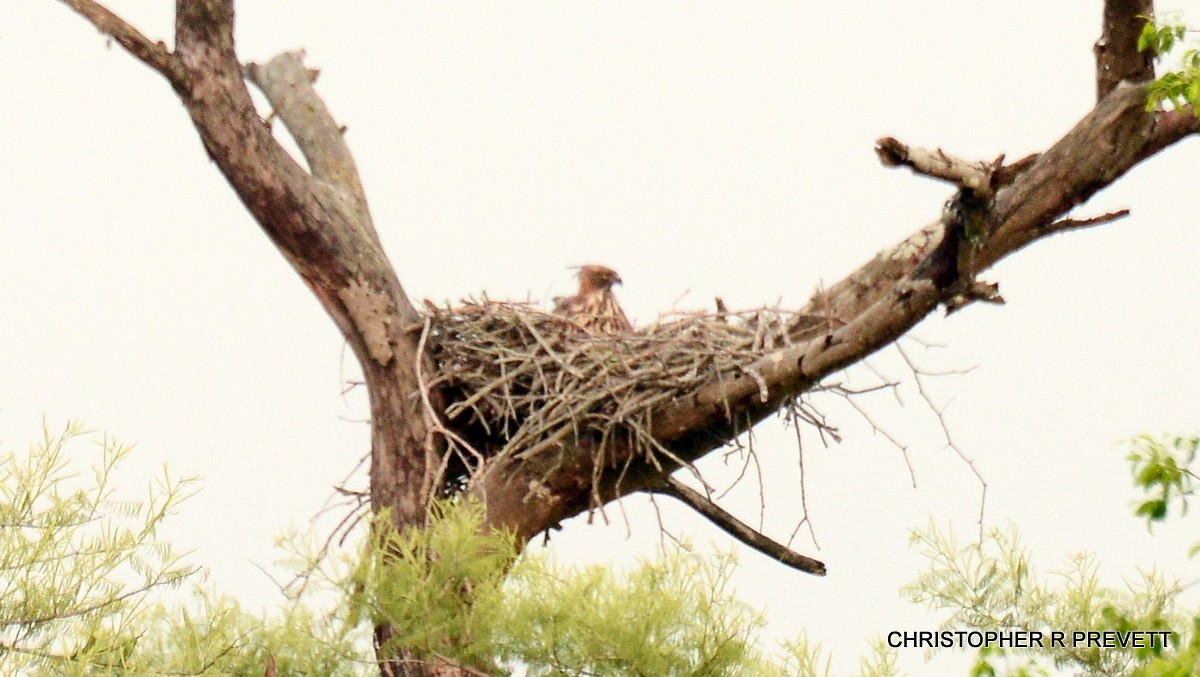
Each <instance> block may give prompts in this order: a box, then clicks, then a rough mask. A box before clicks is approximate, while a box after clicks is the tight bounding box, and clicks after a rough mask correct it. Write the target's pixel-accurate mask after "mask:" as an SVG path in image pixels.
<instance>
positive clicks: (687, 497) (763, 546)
mask: <svg viewBox="0 0 1200 677" xmlns="http://www.w3.org/2000/svg"><path fill="white" fill-rule="evenodd" d="M650 491H651V492H652V493H656V494H663V495H664V496H670V497H671V498H674V499H676V500H678V501H679V502H681V503H683V504H684V505H686V506H688V507H689V508H691V509H693V510H695V511H696V512H698V513H700V514H701V515H702V516H703V517H704V519H706V520H708V521H709V522H712V523H713V524H715V525H716V526H717V527H719V528H720V529H721V530H722V531H724V532H725V533H727V534H729V535H730V536H733V537H734V538H735V539H737V540H738V541H740V542H741V543H742V544H744V545H746V546H748V547H750V548H753V549H754V550H757V551H759V552H761V553H762V554H764V555H766V556H767V557H770V558H771V559H774V560H776V561H778V562H780V563H782V564H786V565H787V566H789V567H791V568H793V569H796V570H798V571H803V572H804V573H806V574H813V575H814V576H824V575H825V573H826V572H825V563H824V562H821V561H818V560H815V559H813V558H811V557H807V556H805V555H801V554H800V553H798V552H796V551H794V550H792V549H790V548H788V547H787V546H786V545H784V544H782V543H779V542H777V541H774V540H772V539H770V538H768V537H767V536H765V535H763V534H762V533H760V532H758V531H756V530H754V529H752V528H750V526H749V525H747V524H746V523H745V522H743V521H741V520H739V519H738V518H736V517H734V516H733V515H731V514H729V513H728V512H726V511H725V510H724V509H723V508H721V506H719V505H717V504H716V503H714V502H713V501H712V500H710V499H709V498H708V497H707V496H705V495H704V494H702V493H700V492H699V491H696V490H695V489H693V488H691V487H689V486H688V485H686V484H684V483H683V482H680V481H679V480H677V479H675V478H674V477H668V478H667V479H666V480H665V481H664V482H663V483H661V484H658V485H655V486H654V487H652V488H651V489H650Z"/></svg>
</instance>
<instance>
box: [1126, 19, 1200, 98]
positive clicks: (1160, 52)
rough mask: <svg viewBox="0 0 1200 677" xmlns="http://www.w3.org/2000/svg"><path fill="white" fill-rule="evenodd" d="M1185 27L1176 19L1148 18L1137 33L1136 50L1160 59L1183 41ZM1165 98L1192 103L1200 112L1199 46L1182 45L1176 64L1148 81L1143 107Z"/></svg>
mask: <svg viewBox="0 0 1200 677" xmlns="http://www.w3.org/2000/svg"><path fill="white" fill-rule="evenodd" d="M1186 34H1187V28H1186V27H1185V26H1183V25H1182V24H1178V23H1170V22H1166V23H1156V22H1154V21H1147V22H1146V24H1145V25H1144V26H1143V27H1142V32H1141V35H1139V36H1138V50H1139V51H1147V50H1148V51H1150V52H1152V53H1153V54H1154V59H1155V61H1159V62H1161V61H1163V60H1164V59H1165V58H1166V57H1167V56H1168V55H1169V54H1171V53H1172V52H1174V51H1175V50H1176V48H1177V47H1179V46H1180V45H1181V44H1182V43H1183V39H1184V37H1185V36H1186ZM1165 102H1170V103H1171V105H1172V106H1174V107H1175V108H1183V107H1185V106H1189V105H1190V106H1192V107H1193V112H1194V113H1196V114H1197V115H1200V107H1197V103H1200V50H1197V49H1195V48H1188V49H1185V50H1184V51H1183V52H1182V54H1180V55H1179V60H1178V64H1177V65H1176V66H1175V67H1174V68H1172V69H1171V70H1168V71H1167V72H1166V73H1164V74H1163V75H1162V76H1160V77H1159V78H1158V79H1157V80H1155V81H1154V82H1153V83H1151V84H1150V98H1149V100H1148V101H1147V102H1146V110H1154V109H1156V108H1158V107H1159V106H1161V105H1163V103H1165Z"/></svg>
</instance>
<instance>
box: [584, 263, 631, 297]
mask: <svg viewBox="0 0 1200 677" xmlns="http://www.w3.org/2000/svg"><path fill="white" fill-rule="evenodd" d="M577 276H578V277H579V291H581V292H586V291H592V290H599V291H603V290H606V289H612V286H613V285H614V284H621V276H620V275H617V271H615V270H613V269H612V268H609V267H608V266H601V265H598V264H595V263H589V264H587V265H583V266H579V272H578V273H577Z"/></svg>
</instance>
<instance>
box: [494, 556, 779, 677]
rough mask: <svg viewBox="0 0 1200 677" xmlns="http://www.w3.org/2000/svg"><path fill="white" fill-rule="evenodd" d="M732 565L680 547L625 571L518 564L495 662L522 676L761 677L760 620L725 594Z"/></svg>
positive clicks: (535, 560) (532, 561)
mask: <svg viewBox="0 0 1200 677" xmlns="http://www.w3.org/2000/svg"><path fill="white" fill-rule="evenodd" d="M734 564H735V563H734V559H733V557H732V555H721V556H718V557H716V558H715V559H710V558H708V557H701V556H700V555H697V554H696V553H693V552H691V551H689V549H688V548H687V547H686V546H683V547H681V548H680V549H678V550H676V551H674V552H673V553H671V554H670V555H669V556H668V557H667V558H665V559H664V560H663V561H659V562H643V563H641V564H640V565H639V566H637V567H635V568H633V569H632V570H630V571H627V572H617V571H614V570H613V569H612V568H610V567H604V566H590V567H585V568H582V569H578V570H575V571H569V572H561V571H557V570H555V568H554V567H552V566H550V564H549V562H548V561H547V560H546V559H545V558H543V557H527V558H524V559H523V560H522V562H521V564H520V566H518V568H517V569H516V570H515V571H514V572H513V577H512V580H511V581H510V585H509V586H508V593H509V603H510V607H509V609H508V612H509V615H508V618H507V619H506V621H505V623H504V625H505V626H506V627H507V628H508V629H509V634H508V636H507V637H506V638H505V641H504V644H503V645H502V646H501V647H500V651H499V652H498V653H499V654H500V655H501V656H503V657H504V658H505V659H506V660H507V661H508V662H509V663H512V664H523V665H525V666H527V667H528V670H529V673H528V674H530V675H560V674H570V675H579V674H584V675H714V676H715V675H741V674H770V670H769V669H768V668H769V665H768V663H767V662H766V661H765V659H764V658H763V657H762V656H760V655H759V652H758V650H757V648H756V646H755V636H756V634H757V630H758V629H759V628H760V627H761V626H762V624H763V621H762V617H761V615H760V614H758V613H756V612H754V611H753V610H751V609H750V608H748V607H747V606H745V605H744V604H742V603H741V602H738V601H736V600H735V599H733V597H732V595H731V591H730V590H729V589H728V588H729V577H730V574H731V573H732V571H733V568H734ZM564 573H566V575H564Z"/></svg>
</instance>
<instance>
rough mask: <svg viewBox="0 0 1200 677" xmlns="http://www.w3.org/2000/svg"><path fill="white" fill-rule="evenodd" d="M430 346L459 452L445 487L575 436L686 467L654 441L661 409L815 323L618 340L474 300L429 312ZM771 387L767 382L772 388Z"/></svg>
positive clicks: (646, 333) (688, 328)
mask: <svg viewBox="0 0 1200 677" xmlns="http://www.w3.org/2000/svg"><path fill="white" fill-rule="evenodd" d="M428 310H429V313H428V315H427V320H426V324H425V329H424V334H423V336H422V341H423V342H424V344H425V349H426V351H427V352H428V354H429V355H430V357H431V358H432V361H433V363H434V365H435V366H436V374H434V375H432V376H427V383H426V386H427V387H434V386H437V387H439V388H441V389H442V391H443V392H445V393H447V394H448V396H449V400H448V402H447V407H446V410H445V412H444V420H445V421H446V424H447V427H449V428H451V429H452V430H453V432H451V433H449V434H448V436H447V441H448V444H449V446H450V450H451V452H452V453H450V454H448V455H447V464H446V468H445V472H444V475H443V480H444V490H446V491H457V490H460V489H461V488H462V487H463V486H464V485H465V482H466V481H468V480H469V478H470V475H471V473H472V472H473V471H474V470H475V469H476V468H478V467H479V465H480V464H481V463H482V462H483V461H484V460H485V459H487V458H490V457H494V456H498V455H513V456H516V457H517V458H526V457H528V456H529V455H532V454H535V453H538V452H539V451H540V450H544V449H547V448H550V447H554V446H557V443H559V442H564V441H567V440H569V439H570V438H572V437H575V438H580V437H583V436H594V437H595V438H596V439H598V440H599V441H600V442H601V444H600V445H599V448H600V449H601V452H602V453H603V450H604V449H605V448H606V446H608V445H609V444H611V443H620V444H622V445H624V448H625V449H631V450H632V451H633V452H634V453H635V454H640V455H644V456H645V457H647V458H649V459H650V460H651V461H652V462H653V463H656V464H659V463H660V462H661V460H662V458H664V457H665V458H668V459H670V461H671V465H672V466H673V467H674V466H678V465H682V462H681V461H680V460H679V459H677V458H675V457H674V456H673V455H672V454H671V452H670V451H669V450H667V449H666V448H665V447H663V446H662V445H661V444H659V443H658V442H657V441H655V440H654V438H653V437H652V435H651V434H650V426H651V417H652V412H653V411H654V410H655V408H656V407H658V406H660V405H662V404H663V403H666V402H669V401H671V400H672V399H674V398H677V397H679V396H681V395H683V394H685V393H688V392H691V391H693V390H695V389H696V388H698V387H699V386H701V385H704V384H708V383H711V382H713V381H714V380H716V379H721V378H726V377H730V376H733V375H741V374H745V373H750V374H751V376H753V377H755V378H758V376H757V375H756V374H754V373H753V371H752V370H751V369H750V367H751V365H752V364H753V363H754V362H755V361H757V360H758V359H760V358H761V357H762V356H763V354H764V353H766V352H769V351H772V350H774V349H777V348H782V347H784V346H786V345H790V344H791V343H792V341H793V338H792V337H793V336H794V335H795V333H796V330H797V327H798V326H799V325H811V324H812V318H811V317H801V316H799V315H798V314H797V313H792V312H785V311H780V310H778V309H772V308H759V309H756V310H751V311H742V312H721V313H702V312H690V313H672V314H668V315H664V316H662V317H660V318H659V320H658V321H656V322H655V323H654V324H653V325H651V326H649V327H645V328H641V329H637V330H634V331H632V332H626V333H622V334H616V335H607V334H596V333H589V332H588V331H586V330H584V329H582V328H581V326H580V324H579V323H578V321H577V319H578V318H568V317H561V316H557V315H552V314H549V313H546V312H544V311H541V310H539V309H537V308H535V307H534V306H533V305H532V304H529V303H511V302H498V301H490V300H488V299H486V298H484V299H482V300H467V301H465V302H464V303H462V304H461V305H457V306H446V307H431V308H429V309H428ZM764 387H765V385H764Z"/></svg>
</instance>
